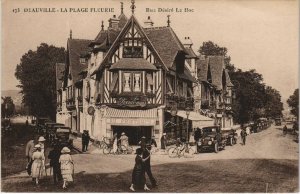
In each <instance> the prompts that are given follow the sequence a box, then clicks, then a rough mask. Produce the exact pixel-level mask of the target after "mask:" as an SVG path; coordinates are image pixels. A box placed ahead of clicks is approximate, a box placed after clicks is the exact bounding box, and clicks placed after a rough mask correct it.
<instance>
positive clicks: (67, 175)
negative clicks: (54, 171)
mask: <svg viewBox="0 0 300 194" xmlns="http://www.w3.org/2000/svg"><path fill="white" fill-rule="evenodd" d="M61 153H62V155H61V156H60V158H59V163H60V169H61V175H62V177H63V180H64V184H63V189H66V188H67V186H68V183H70V182H73V168H74V164H73V159H72V157H71V155H70V149H69V148H67V147H64V148H63V149H62V150H61Z"/></svg>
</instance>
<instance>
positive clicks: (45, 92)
mask: <svg viewBox="0 0 300 194" xmlns="http://www.w3.org/2000/svg"><path fill="white" fill-rule="evenodd" d="M64 60H65V49H64V48H63V47H60V48H58V47H55V46H52V45H50V46H49V45H47V44H46V43H42V44H41V45H40V46H39V47H38V48H37V50H36V51H32V50H29V51H28V52H27V53H25V54H24V55H23V56H22V58H21V61H20V64H18V65H17V67H16V72H15V76H16V78H17V79H18V80H19V81H20V85H19V86H18V87H20V88H21V89H22V91H21V92H22V93H23V102H24V103H25V105H26V106H28V107H29V110H30V114H32V115H34V116H38V117H39V116H50V117H51V118H55V111H56V76H55V64H56V63H62V62H64Z"/></svg>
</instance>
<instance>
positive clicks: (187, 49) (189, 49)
mask: <svg viewBox="0 0 300 194" xmlns="http://www.w3.org/2000/svg"><path fill="white" fill-rule="evenodd" d="M185 51H186V53H187V54H188V55H187V56H186V58H188V59H189V58H197V55H196V54H195V52H194V50H193V49H192V48H185Z"/></svg>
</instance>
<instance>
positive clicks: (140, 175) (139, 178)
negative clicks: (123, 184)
mask: <svg viewBox="0 0 300 194" xmlns="http://www.w3.org/2000/svg"><path fill="white" fill-rule="evenodd" d="M149 157H150V155H149V156H148V157H147V158H144V159H143V150H142V149H141V148H138V149H136V157H135V165H134V168H133V171H132V183H131V186H130V188H129V189H130V190H131V191H135V188H142V187H143V186H144V190H145V191H149V190H150V189H149V188H148V187H147V185H146V178H145V164H144V162H145V161H146V160H148V159H149Z"/></svg>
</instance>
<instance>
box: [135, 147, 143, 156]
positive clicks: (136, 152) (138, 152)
mask: <svg viewBox="0 0 300 194" xmlns="http://www.w3.org/2000/svg"><path fill="white" fill-rule="evenodd" d="M142 153H143V150H142V148H137V149H136V150H135V154H137V155H141V154H142Z"/></svg>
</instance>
